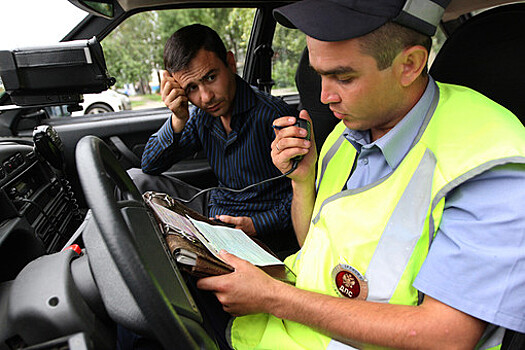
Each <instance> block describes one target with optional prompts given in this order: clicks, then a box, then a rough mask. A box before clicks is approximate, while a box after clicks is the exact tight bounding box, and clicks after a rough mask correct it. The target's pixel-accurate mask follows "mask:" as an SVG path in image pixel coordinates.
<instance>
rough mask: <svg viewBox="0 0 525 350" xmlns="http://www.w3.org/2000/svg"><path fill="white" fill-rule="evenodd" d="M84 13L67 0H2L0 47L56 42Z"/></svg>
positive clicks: (13, 47) (1, 91) (3, 48)
mask: <svg viewBox="0 0 525 350" xmlns="http://www.w3.org/2000/svg"><path fill="white" fill-rule="evenodd" d="M86 15H87V12H85V11H82V10H81V9H79V8H78V7H76V6H74V5H73V4H71V3H70V2H69V1H67V0H46V1H38V0H16V1H3V2H2V19H1V20H0V50H12V49H15V48H18V47H27V46H40V45H48V44H54V43H57V42H59V41H60V40H61V39H62V38H63V37H64V36H66V34H68V33H69V32H70V31H71V30H72V29H73V28H74V27H75V26H76V25H77V24H78V23H79V22H80V21H81V20H82V19H83V18H84V17H86ZM3 91H4V88H3V85H2V82H1V80H0V96H1V95H2V94H3Z"/></svg>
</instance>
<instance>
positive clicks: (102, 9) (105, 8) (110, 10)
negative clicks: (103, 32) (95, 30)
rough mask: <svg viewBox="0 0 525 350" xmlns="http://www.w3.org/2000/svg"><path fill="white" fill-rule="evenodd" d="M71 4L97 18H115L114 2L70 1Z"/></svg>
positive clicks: (102, 0)
mask: <svg viewBox="0 0 525 350" xmlns="http://www.w3.org/2000/svg"><path fill="white" fill-rule="evenodd" d="M69 2H70V3H72V4H73V5H75V6H76V7H79V8H81V9H82V10H84V11H87V12H89V13H91V14H94V15H95V16H100V17H104V18H107V19H112V18H113V17H114V16H115V4H114V0H95V1H89V0H69Z"/></svg>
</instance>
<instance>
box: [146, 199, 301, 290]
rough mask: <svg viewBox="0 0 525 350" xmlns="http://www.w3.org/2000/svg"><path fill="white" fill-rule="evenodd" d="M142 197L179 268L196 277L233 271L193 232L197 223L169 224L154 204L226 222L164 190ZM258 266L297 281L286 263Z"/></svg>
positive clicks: (291, 281)
mask: <svg viewBox="0 0 525 350" xmlns="http://www.w3.org/2000/svg"><path fill="white" fill-rule="evenodd" d="M143 198H144V201H145V202H146V204H147V205H148V207H149V208H150V209H151V211H152V213H153V216H154V217H155V219H156V221H157V223H158V224H159V226H160V228H161V231H162V232H163V234H164V238H165V240H166V243H167V245H168V248H169V251H170V252H171V254H172V255H173V257H174V258H175V261H176V262H177V266H178V267H179V269H180V270H182V271H185V272H187V273H189V274H190V275H193V276H195V277H197V278H202V277H209V276H217V275H223V274H227V273H230V272H233V271H234V269H233V267H231V266H230V265H229V264H227V263H226V262H224V261H222V260H221V259H220V258H218V257H216V256H215V255H214V254H213V253H212V252H210V251H209V249H208V248H207V247H206V246H205V245H204V244H203V243H202V242H201V241H200V240H199V239H198V237H197V236H195V235H193V234H192V231H193V230H197V228H196V227H195V226H193V225H191V227H189V225H184V224H181V225H173V223H168V222H167V220H166V219H165V218H164V217H163V215H162V213H161V212H160V211H159V210H158V208H157V207H156V206H155V204H157V205H160V206H162V207H164V208H167V209H169V210H171V211H174V212H175V213H177V214H180V215H181V216H184V217H191V218H192V219H194V220H199V221H204V222H206V223H208V224H210V225H223V224H222V223H220V222H216V221H213V220H211V219H209V218H207V217H205V216H204V215H201V214H199V213H198V212H196V211H194V210H192V209H190V208H188V207H186V206H185V205H183V204H182V203H180V202H178V201H176V200H174V199H173V198H172V197H170V196H169V195H167V194H165V193H160V192H154V191H148V192H146V193H144V194H143ZM250 238H251V239H252V240H253V241H254V242H256V243H257V244H258V245H259V246H260V247H261V248H262V249H264V250H266V251H267V252H268V253H270V254H272V255H273V256H274V257H276V255H275V254H274V253H273V252H272V251H271V250H270V249H269V248H268V246H266V245H265V244H264V243H263V242H261V241H259V240H257V239H254V238H253V237H250ZM259 268H260V269H262V270H263V271H265V272H266V273H267V274H268V275H270V276H272V277H273V278H276V279H278V280H281V281H283V282H286V283H289V284H295V275H294V273H293V272H292V271H291V270H290V269H289V268H288V267H287V266H286V265H284V264H279V265H270V266H259Z"/></svg>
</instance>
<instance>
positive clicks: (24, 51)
mask: <svg viewBox="0 0 525 350" xmlns="http://www.w3.org/2000/svg"><path fill="white" fill-rule="evenodd" d="M0 76H1V77H2V82H3V84H4V87H5V90H6V92H7V94H8V95H9V96H10V98H11V101H12V102H13V103H14V104H15V105H18V106H24V107H31V106H56V105H76V104H78V103H79V102H81V101H82V98H83V97H82V94H85V93H99V92H102V91H104V90H107V89H108V88H109V87H110V86H112V85H113V84H115V78H113V77H110V76H109V73H108V70H107V67H106V61H105V59H104V53H103V51H102V47H101V45H100V43H99V42H98V41H97V39H96V37H93V38H92V39H89V40H76V41H69V42H61V43H58V44H54V45H48V46H38V47H27V48H19V49H14V50H4V51H0Z"/></svg>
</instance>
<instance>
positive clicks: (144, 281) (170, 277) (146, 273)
mask: <svg viewBox="0 0 525 350" xmlns="http://www.w3.org/2000/svg"><path fill="white" fill-rule="evenodd" d="M76 162H77V169H78V173H79V178H80V182H81V185H82V189H83V191H84V194H85V197H86V201H87V203H88V205H89V207H90V208H91V211H92V213H93V216H94V218H95V221H96V224H97V226H98V230H99V232H100V236H101V237H102V240H103V241H104V243H105V245H106V247H107V249H108V250H109V252H110V255H111V258H112V260H113V262H114V265H115V266H116V268H117V270H118V274H120V276H121V278H122V280H123V281H124V283H125V285H126V286H127V288H128V289H129V292H130V294H131V296H132V297H133V298H134V301H135V303H136V305H137V306H138V308H139V309H140V311H141V312H142V315H143V316H144V318H145V319H146V321H147V324H148V326H149V327H148V328H150V329H151V331H152V332H153V334H154V336H155V338H156V339H157V341H159V342H160V344H161V345H162V346H163V347H164V348H165V349H170V348H171V349H172V348H173V347H174V344H176V346H177V347H180V348H183V349H198V348H199V346H198V345H197V342H196V340H195V339H194V338H193V337H192V334H190V332H189V331H188V328H187V326H188V320H185V322H184V323H183V321H182V319H181V317H180V316H179V315H178V314H177V312H176V311H175V309H174V307H173V306H172V304H171V302H170V297H171V298H172V299H173V297H174V293H173V288H172V287H171V286H176V287H180V288H179V290H180V289H183V290H186V291H187V288H186V286H185V285H181V284H184V282H183V281H182V279H181V278H180V274H179V275H178V276H177V274H178V271H176V272H177V273H166V271H174V270H173V269H174V267H173V266H164V265H162V264H165V265H166V264H168V265H169V260H168V259H164V260H163V259H162V255H163V254H162V252H161V254H158V251H159V249H163V250H164V251H165V248H164V246H163V245H162V243H161V241H160V240H159V239H158V237H159V236H158V235H157V237H155V235H152V234H151V233H149V232H147V231H151V232H154V233H155V232H157V231H156V230H157V228H156V227H155V224H154V223H153V222H152V220H151V216H149V215H146V214H147V209H146V208H145V204H144V201H143V200H142V197H141V195H140V193H139V191H138V189H137V188H136V186H135V185H134V184H133V181H132V180H131V178H130V177H129V176H128V174H127V173H126V171H125V170H124V169H123V168H122V167H121V166H120V164H119V162H118V161H117V159H116V158H115V156H114V154H113V153H112V151H111V150H110V149H109V147H108V146H107V145H106V144H105V143H104V142H103V141H102V140H101V139H99V138H97V137H95V136H85V137H84V138H82V139H81V140H80V141H79V142H78V145H77V149H76ZM115 185H116V186H117V188H118V189H119V190H120V191H121V193H122V196H123V197H124V198H126V200H125V201H117V200H116V199H115V195H114V190H115ZM126 211H127V212H128V214H127V215H126ZM130 211H131V214H129V213H130ZM132 214H133V215H132ZM141 216H145V217H147V218H148V219H147V220H142V221H141V223H140V226H141V227H140V228H139V229H138V230H135V231H137V232H134V230H133V225H130V223H133V221H134V220H135V221H136V220H137V217H139V218H140V217H141ZM128 225H129V226H128ZM148 225H149V227H148ZM130 226H131V227H130ZM139 231H140V232H139ZM145 231H146V232H145ZM138 233H142V234H148V237H147V238H148V239H149V241H148V244H144V245H148V246H152V245H157V246H155V247H154V248H156V249H157V251H153V254H155V255H160V256H151V255H153V254H146V253H145V252H148V251H149V252H152V250H151V248H148V250H147V251H144V248H142V246H141V244H140V243H144V242H145V241H144V239H138V238H137V235H138ZM152 242H153V243H152ZM139 247H140V248H139ZM164 255H165V254H164ZM88 256H89V247H88ZM152 259H155V262H154V263H151V260H152ZM92 268H93V267H92ZM175 270H176V267H175ZM159 271H161V273H158V272H159ZM97 283H98V281H97ZM177 284H178V285H177ZM166 286H167V288H164V287H166ZM175 294H176V293H175ZM190 324H191V326H190V327H192V328H193V332H192V333H194V331H195V329H194V328H195V327H194V326H195V324H196V323H195V322H193V321H192V322H190ZM201 341H202V339H201Z"/></svg>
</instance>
